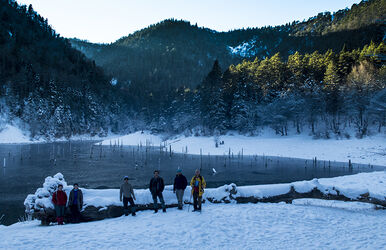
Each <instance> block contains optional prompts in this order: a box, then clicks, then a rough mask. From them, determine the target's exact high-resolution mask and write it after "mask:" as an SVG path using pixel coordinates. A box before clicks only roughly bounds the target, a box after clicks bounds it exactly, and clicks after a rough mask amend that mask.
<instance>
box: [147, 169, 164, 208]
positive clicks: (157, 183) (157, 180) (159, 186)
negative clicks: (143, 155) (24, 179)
mask: <svg viewBox="0 0 386 250" xmlns="http://www.w3.org/2000/svg"><path fill="white" fill-rule="evenodd" d="M164 188H165V184H164V180H163V179H162V178H161V177H160V176H159V171H158V170H154V177H153V178H151V180H150V184H149V190H150V192H151V196H152V197H153V201H154V213H157V212H158V203H157V197H158V198H159V201H160V202H161V206H162V212H164V213H165V212H166V206H165V200H164V197H163V195H162V192H163V191H164Z"/></svg>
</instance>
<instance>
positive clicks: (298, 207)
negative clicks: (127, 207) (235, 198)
mask: <svg viewBox="0 0 386 250" xmlns="http://www.w3.org/2000/svg"><path fill="white" fill-rule="evenodd" d="M311 203H312V202H311ZM311 203H310V202H309V203H308V204H307V203H306V202H303V203H302V202H300V203H299V204H294V205H290V204H271V203H264V204H263V203H260V204H209V205H207V204H205V205H204V206H203V212H202V213H201V214H199V213H192V212H188V211H187V207H185V208H184V210H183V211H179V210H177V209H174V208H173V209H168V211H167V213H166V214H164V213H158V214H153V213H152V211H143V212H139V213H137V216H136V217H131V216H128V217H119V218H115V219H108V220H103V221H98V222H90V223H83V224H69V225H64V226H56V225H55V226H48V227H43V226H39V222H37V221H32V222H24V223H17V224H14V225H11V226H9V227H4V226H2V227H1V226H0V239H2V240H1V241H0V248H1V249H57V248H64V249H72V248H75V249H106V248H114V249H318V248H322V249H334V248H335V249H342V248H344V249H358V248H360V249H382V248H384V247H385V245H386V231H385V225H386V211H385V210H374V209H371V208H369V209H367V208H366V207H362V206H358V205H353V206H352V205H349V206H343V209H342V208H339V204H340V203H344V202H337V203H339V204H338V205H331V204H321V203H320V202H317V205H316V206H313V205H312V204H311ZM322 203H323V202H322ZM304 204H306V205H304ZM309 204H311V205H309ZM341 207H342V206H341ZM345 207H349V208H350V209H345ZM356 207H359V208H360V209H355V208H356ZM352 208H354V209H352Z"/></svg>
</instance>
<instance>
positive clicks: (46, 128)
mask: <svg viewBox="0 0 386 250" xmlns="http://www.w3.org/2000/svg"><path fill="white" fill-rule="evenodd" d="M114 91H115V90H113V88H112V87H111V85H110V84H109V79H108V77H106V75H105V73H104V72H103V70H102V69H101V68H99V67H97V66H96V65H95V63H94V62H93V61H91V60H89V59H86V57H85V56H84V55H83V54H82V53H80V52H79V51H77V50H75V49H73V48H72V47H71V45H70V43H69V42H68V40H67V39H64V38H62V37H60V35H59V34H57V33H56V32H55V31H54V30H53V29H52V28H51V26H50V25H49V24H48V21H47V19H44V18H43V17H42V16H40V15H39V14H37V13H36V12H35V11H34V10H33V8H32V6H31V5H30V6H29V7H26V6H20V5H18V4H17V2H15V1H11V0H1V1H0V108H1V120H2V121H1V122H0V124H4V123H5V122H10V121H15V120H17V119H19V120H21V121H22V123H21V124H24V125H26V128H27V129H28V130H30V132H31V136H32V137H35V136H37V137H39V136H42V135H43V136H47V137H54V136H55V137H61V136H70V135H72V134H84V133H91V134H94V133H101V134H104V133H105V132H106V131H107V127H108V125H109V122H108V121H106V120H105V119H106V118H105V116H106V113H107V112H109V113H110V112H111V110H110V108H109V106H110V103H111V100H112V96H113V95H114Z"/></svg>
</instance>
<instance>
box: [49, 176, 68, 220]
mask: <svg viewBox="0 0 386 250" xmlns="http://www.w3.org/2000/svg"><path fill="white" fill-rule="evenodd" d="M52 203H54V205H55V213H56V221H57V222H58V225H63V220H64V213H65V211H66V203H67V194H66V192H64V191H63V185H62V184H59V185H58V190H56V192H55V193H54V194H53V195H52Z"/></svg>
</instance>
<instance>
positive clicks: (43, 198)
mask: <svg viewBox="0 0 386 250" xmlns="http://www.w3.org/2000/svg"><path fill="white" fill-rule="evenodd" d="M58 184H62V185H63V187H64V190H65V191H66V192H67V194H69V192H70V191H71V189H72V186H68V185H67V183H66V181H65V180H64V177H63V175H62V174H61V173H58V174H56V175H55V176H54V177H50V176H49V177H47V178H46V179H45V182H44V184H43V187H42V188H38V189H37V190H36V192H35V194H30V195H28V196H27V198H26V199H25V201H24V205H25V207H26V212H27V213H32V212H33V211H39V210H44V209H46V208H53V205H52V202H51V197H52V194H53V193H54V192H55V190H56V189H57V186H58ZM385 184H386V171H380V172H372V173H360V174H356V175H348V176H342V177H335V178H321V179H313V180H311V181H298V182H293V183H288V184H270V185H253V186H241V187H237V186H236V185H235V184H230V185H224V186H221V187H218V188H208V189H206V190H205V193H204V196H203V199H205V200H208V201H210V202H238V200H237V198H240V197H241V198H250V197H253V198H256V199H263V198H270V197H277V196H280V195H285V194H287V193H289V192H290V191H291V190H294V191H296V192H297V193H300V194H302V193H309V192H311V191H313V190H314V189H317V190H319V191H320V192H321V193H323V194H325V195H343V196H344V197H346V198H347V199H352V200H360V199H362V198H367V199H370V201H371V199H377V200H380V201H381V202H385V201H386V185H385ZM82 191H83V193H84V208H86V207H88V206H93V207H97V208H104V207H108V206H122V203H121V202H120V201H119V190H118V189H105V190H100V189H86V188H82ZM135 195H136V198H137V200H136V204H138V205H147V204H151V203H152V202H153V200H152V197H151V194H150V192H149V190H148V189H136V190H135ZM163 195H164V198H165V202H166V204H168V205H170V204H177V199H176V196H175V194H174V193H173V188H172V186H166V188H165V191H164V192H163ZM184 200H185V201H186V202H188V201H190V187H188V188H187V191H186V192H185V195H184Z"/></svg>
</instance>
